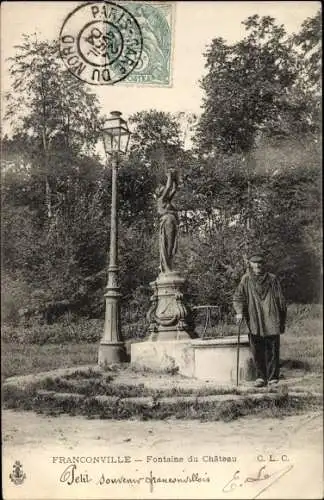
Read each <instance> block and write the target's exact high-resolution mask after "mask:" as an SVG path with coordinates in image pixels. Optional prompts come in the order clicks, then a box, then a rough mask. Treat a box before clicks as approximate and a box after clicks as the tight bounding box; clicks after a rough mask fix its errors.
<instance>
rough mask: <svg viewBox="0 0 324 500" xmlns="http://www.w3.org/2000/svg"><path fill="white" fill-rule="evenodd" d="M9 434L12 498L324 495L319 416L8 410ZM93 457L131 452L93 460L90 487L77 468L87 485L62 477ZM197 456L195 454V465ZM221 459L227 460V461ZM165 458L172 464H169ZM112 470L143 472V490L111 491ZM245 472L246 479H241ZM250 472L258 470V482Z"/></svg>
mask: <svg viewBox="0 0 324 500" xmlns="http://www.w3.org/2000/svg"><path fill="white" fill-rule="evenodd" d="M2 437H3V456H4V459H5V465H4V468H3V474H4V476H3V479H4V480H5V481H4V483H5V488H4V493H5V498H30V499H36V498H49V499H50V498H53V499H54V498H89V499H90V498H322V495H323V472H322V471H323V467H322V465H323V462H322V456H323V431H322V413H321V412H318V413H308V414H303V415H298V416H297V415H296V416H291V417H286V418H284V419H280V420H279V419H258V418H250V417H249V418H243V419H239V420H236V421H232V422H229V423H226V422H199V421H179V420H167V421H136V420H127V421H125V420H123V421H111V420H87V419H84V418H80V417H70V416H60V417H47V416H41V415H37V414H35V413H34V412H14V411H11V410H6V411H3V416H2ZM94 455H96V456H101V457H102V456H106V457H107V456H113V457H115V459H116V460H123V459H120V458H119V459H118V457H124V456H125V455H126V456H128V457H130V458H129V460H130V462H127V461H126V463H119V464H118V463H117V464H115V463H114V464H109V465H107V464H105V465H102V466H101V465H98V464H93V463H87V464H86V469H87V471H86V473H87V474H90V481H89V483H88V484H87V483H86V481H84V484H83V483H82V478H83V479H84V480H85V479H86V475H85V473H84V474H83V472H84V471H83V472H82V471H81V466H80V467H79V465H78V467H79V468H80V471H81V472H80V476H79V478H80V477H81V479H80V482H79V483H78V482H77V481H76V478H75V477H72V476H71V475H70V480H71V481H72V484H68V483H69V481H68V480H66V481H62V475H61V473H62V472H63V471H64V469H65V468H66V466H67V462H66V460H68V459H67V458H66V457H75V456H83V457H89V456H91V457H92V456H94ZM60 457H61V459H60ZM116 457H117V458H116ZM149 457H153V458H149ZM159 457H160V458H159ZM174 457H178V458H179V457H180V459H181V457H182V459H183V462H182V463H174V462H173V460H174ZM190 457H196V459H197V460H196V461H194V459H192V461H191V460H190ZM216 457H218V458H217V460H216ZM219 457H221V458H222V457H223V458H224V457H227V458H226V460H225V461H222V460H221V459H220V458H219ZM235 457H236V462H235V463H233V460H232V459H233V458H235ZM164 459H168V460H169V461H168V462H165V461H164V462H163V463H161V460H164ZM15 460H19V461H20V462H21V464H23V465H22V466H23V468H24V471H25V473H26V476H28V478H29V481H28V480H27V478H26V484H24V485H20V486H19V488H18V487H17V486H16V485H14V484H13V482H12V481H11V480H8V477H9V474H10V471H11V470H12V466H13V463H14V461H15ZM84 460H85V459H84ZM89 460H90V459H89ZM159 460H160V461H159ZM193 461H194V463H193ZM68 466H69V465H68ZM263 466H265V468H263V470H261V472H260V469H262V467H263ZM70 467H71V466H70ZM84 467H85V466H83V468H84ZM107 467H108V469H107ZM102 468H103V469H104V472H103V471H102ZM99 469H100V470H99ZM180 469H181V470H180ZM107 470H109V473H108V472H107ZM237 472H238V474H237V475H236V476H235V474H236V473H237ZM82 474H83V476H82ZM104 474H105V477H104ZM107 474H108V475H109V477H110V478H111V475H113V476H114V477H115V476H116V475H117V476H118V474H119V475H120V474H123V477H124V476H125V477H126V478H129V477H133V478H134V477H137V476H138V475H139V474H140V475H142V476H143V477H142V476H141V477H140V481H139V483H140V484H137V486H136V487H135V486H134V485H132V487H129V486H128V485H127V484H126V485H125V486H123V487H121V486H119V487H116V486H114V487H112V484H111V479H110V480H109V481H110V483H109V484H108V485H107V484H106V483H105V489H103V486H102V484H101V482H102V481H104V480H105V479H106V476H107ZM136 474H137V475H136ZM150 474H151V475H152V474H155V475H156V476H159V477H160V476H161V477H164V476H165V475H170V474H173V475H176V477H178V476H179V474H180V475H183V474H185V475H189V477H191V478H192V477H193V476H192V474H198V475H199V474H200V475H201V477H209V478H210V481H209V482H208V483H204V482H203V481H202V480H201V481H198V476H195V481H192V482H190V484H187V483H186V484H171V486H170V485H168V488H166V486H165V484H163V481H161V483H162V484H158V482H157V483H156V484H154V488H153V485H152V480H151V482H150V480H149V479H148V476H149V475H150ZM240 474H241V476H242V478H243V479H244V477H245V476H247V478H248V479H246V478H245V480H244V481H243V480H242V481H240V480H239V479H238V478H239V476H240ZM248 474H250V475H251V474H252V475H253V477H252V479H251V477H250V476H248ZM263 474H268V476H264V477H263ZM233 475H234V476H235V477H234V476H233ZM271 476H272V477H271ZM279 476H280V477H279ZM181 477H182V476H181ZM233 477H234V479H235V480H234V479H233ZM253 478H254V479H253ZM63 479H64V477H63ZM65 479H66V477H65ZM196 479H197V481H196ZM236 479H237V480H236ZM250 479H251V481H250ZM71 481H70V482H71ZM100 481H101V482H100ZM228 482H229V484H228V486H226V484H227V483H228ZM80 483H82V484H80ZM146 483H148V484H146ZM149 487H150V488H149ZM108 488H109V492H108ZM129 488H130V489H129ZM238 488H239V489H238Z"/></svg>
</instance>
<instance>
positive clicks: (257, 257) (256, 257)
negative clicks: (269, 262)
mask: <svg viewBox="0 0 324 500" xmlns="http://www.w3.org/2000/svg"><path fill="white" fill-rule="evenodd" d="M249 261H250V262H264V256H263V254H262V253H253V254H251V255H250V257H249Z"/></svg>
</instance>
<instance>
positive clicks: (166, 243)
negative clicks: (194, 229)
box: [155, 169, 179, 273]
mask: <svg viewBox="0 0 324 500" xmlns="http://www.w3.org/2000/svg"><path fill="white" fill-rule="evenodd" d="M177 188H178V179H177V173H176V171H175V170H173V169H170V170H168V172H167V181H166V184H165V186H161V187H159V188H158V189H157V190H156V192H155V193H156V197H157V210H158V214H159V216H160V242H159V243H160V245H159V246H160V272H162V273H169V272H172V271H173V259H174V256H175V254H176V251H177V244H178V242H177V240H178V224H179V221H178V214H177V210H176V208H175V207H174V205H173V204H172V198H173V196H174V194H175V192H176V190H177Z"/></svg>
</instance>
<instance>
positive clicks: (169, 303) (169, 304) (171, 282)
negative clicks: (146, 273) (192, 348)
mask: <svg viewBox="0 0 324 500" xmlns="http://www.w3.org/2000/svg"><path fill="white" fill-rule="evenodd" d="M185 283H186V280H185V279H184V278H182V277H181V276H180V275H179V274H178V273H177V272H176V271H173V272H170V273H160V274H159V276H158V277H157V279H156V280H155V281H153V282H152V283H150V285H151V287H152V289H153V297H152V299H151V302H152V304H151V308H150V310H149V312H148V314H147V318H148V320H149V322H150V326H149V332H150V333H149V338H148V340H149V341H153V342H155V341H161V340H162V341H172V340H190V339H191V338H197V334H196V333H195V332H194V327H193V323H192V317H191V313H190V309H189V307H188V305H187V304H186V300H185V291H184V289H185Z"/></svg>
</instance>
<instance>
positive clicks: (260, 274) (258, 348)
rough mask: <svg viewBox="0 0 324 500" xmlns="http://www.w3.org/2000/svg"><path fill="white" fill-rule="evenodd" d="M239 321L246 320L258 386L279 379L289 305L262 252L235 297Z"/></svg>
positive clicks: (251, 257)
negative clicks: (266, 265) (282, 334)
mask: <svg viewBox="0 0 324 500" xmlns="http://www.w3.org/2000/svg"><path fill="white" fill-rule="evenodd" d="M233 305H234V309H235V312H236V321H237V322H238V323H240V322H242V321H243V319H245V320H246V323H247V326H248V329H249V332H250V333H249V342H250V347H251V351H252V355H253V358H254V363H255V366H256V372H257V379H256V381H255V385H256V387H262V386H264V385H266V384H267V383H268V384H277V383H278V381H279V361H280V359H279V352H280V334H281V333H283V332H284V331H285V322H286V315H287V306H286V302H285V299H284V296H283V293H282V290H281V286H280V283H279V280H278V279H277V277H276V276H275V275H274V274H270V273H268V272H266V271H265V268H264V257H263V255H262V254H259V253H258V254H253V255H251V256H250V258H249V270H248V271H247V273H246V274H244V276H243V277H242V279H241V281H240V284H239V285H238V287H237V289H236V291H235V294H234V299H233Z"/></svg>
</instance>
